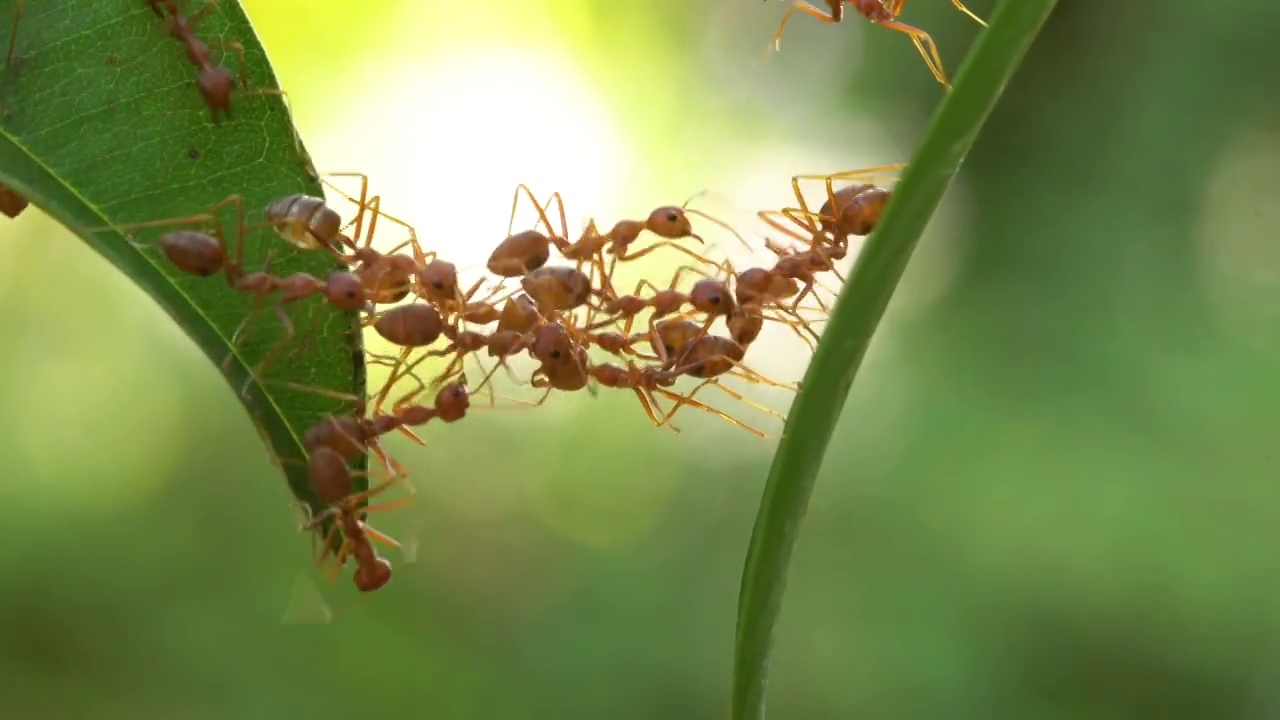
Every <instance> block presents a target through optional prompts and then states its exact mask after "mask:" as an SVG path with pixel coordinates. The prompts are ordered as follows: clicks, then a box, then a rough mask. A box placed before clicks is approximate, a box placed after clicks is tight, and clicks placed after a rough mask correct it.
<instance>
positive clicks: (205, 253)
mask: <svg viewBox="0 0 1280 720" xmlns="http://www.w3.org/2000/svg"><path fill="white" fill-rule="evenodd" d="M156 244H157V245H159V246H160V252H162V253H164V256H165V258H166V259H167V260H168V261H169V262H170V263H172V264H173V266H174V267H176V268H178V269H179V270H181V271H183V272H185V273H189V274H191V275H197V276H199V277H208V276H210V275H213V274H215V273H218V272H220V271H221V270H222V269H223V268H224V267H225V266H226V262H227V254H226V252H225V251H224V250H223V247H222V243H220V242H218V240H217V238H215V237H213V236H211V235H209V234H207V233H202V232H198V231H196V230H178V231H176V232H171V233H166V234H164V235H161V236H160V240H159V241H158V242H157V243H156Z"/></svg>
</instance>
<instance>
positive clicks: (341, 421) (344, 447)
mask: <svg viewBox="0 0 1280 720" xmlns="http://www.w3.org/2000/svg"><path fill="white" fill-rule="evenodd" d="M275 384H277V385H280V386H283V387H288V388H291V389H294V390H301V391H304V392H312V393H316V394H318V395H324V396H326V397H332V398H337V399H340V400H346V401H348V402H355V404H356V405H357V411H356V414H355V415H331V416H329V417H326V418H325V419H323V420H321V421H320V422H318V423H316V424H315V425H313V426H311V427H310V428H308V429H307V431H306V432H305V433H303V436H302V445H303V447H305V448H307V450H309V451H312V450H314V449H315V448H318V447H326V448H328V449H330V450H333V451H334V452H336V453H338V454H339V455H341V456H342V457H344V458H346V459H347V460H355V459H356V458H359V457H363V456H364V455H365V454H366V453H367V452H369V451H370V450H372V451H373V452H374V453H375V455H377V457H378V461H379V462H380V463H381V464H382V466H383V467H384V468H385V469H386V470H387V471H388V472H394V473H396V474H403V472H404V471H403V469H402V468H401V465H400V463H399V462H398V461H396V460H395V458H392V457H390V456H389V455H387V454H386V451H384V450H383V449H382V447H381V444H380V443H379V438H381V437H382V436H383V435H386V434H388V433H390V432H392V431H399V432H400V433H402V434H403V435H405V436H406V437H408V438H409V439H410V440H413V441H414V442H415V443H417V444H419V445H423V444H424V443H423V441H422V438H420V437H418V436H417V434H416V433H414V432H413V430H412V429H411V428H413V427H418V426H420V425H425V424H427V423H429V422H431V421H432V420H436V419H438V420H440V421H441V422H445V423H454V422H457V421H458V420H461V419H462V418H464V417H465V416H466V414H467V411H468V410H469V409H470V407H471V395H470V393H469V392H468V390H467V386H466V378H465V377H463V378H462V379H461V380H459V381H457V382H453V383H449V384H448V385H445V386H444V387H442V388H440V389H439V390H438V391H437V392H436V396H435V399H434V401H433V402H432V405H431V406H425V405H415V404H411V401H412V400H413V399H414V398H416V397H417V396H418V395H420V394H421V393H422V389H423V386H421V384H420V386H419V388H418V389H416V390H414V391H413V392H410V393H408V394H406V395H404V396H403V397H401V398H400V399H399V400H397V401H396V403H395V406H394V409H393V410H392V412H390V413H384V412H381V411H379V410H375V411H374V413H373V414H372V415H371V416H369V417H365V415H364V405H365V400H364V399H363V398H360V397H355V396H352V395H347V394H345V393H340V392H336V391H332V390H327V389H323V388H315V387H308V386H305V385H298V384H296V383H291V382H284V381H277V382H275Z"/></svg>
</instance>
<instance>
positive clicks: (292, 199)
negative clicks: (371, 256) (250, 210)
mask: <svg viewBox="0 0 1280 720" xmlns="http://www.w3.org/2000/svg"><path fill="white" fill-rule="evenodd" d="M263 214H264V215H266V218H267V222H268V223H271V225H272V226H274V227H275V230H276V233H278V234H279V235H280V237H281V238H283V239H284V241H285V242H287V243H289V244H290V245H293V246H294V247H297V248H301V249H303V250H319V249H322V248H324V247H332V246H333V245H335V244H337V243H338V242H339V240H338V238H339V237H340V233H341V230H342V216H341V215H339V214H338V212H337V211H336V210H334V209H333V208H330V207H329V206H328V205H326V204H325V202H324V200H323V199H321V198H318V197H312V196H311V195H302V194H296V195H286V196H285V197H282V198H279V199H277V200H273V201H272V202H271V203H270V204H268V205H267V207H266V210H264V211H263Z"/></svg>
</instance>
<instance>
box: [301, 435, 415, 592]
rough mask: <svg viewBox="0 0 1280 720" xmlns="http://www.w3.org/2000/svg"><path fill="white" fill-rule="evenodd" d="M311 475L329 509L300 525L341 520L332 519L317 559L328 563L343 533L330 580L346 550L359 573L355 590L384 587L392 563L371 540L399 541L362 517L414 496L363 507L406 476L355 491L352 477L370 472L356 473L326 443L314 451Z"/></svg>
mask: <svg viewBox="0 0 1280 720" xmlns="http://www.w3.org/2000/svg"><path fill="white" fill-rule="evenodd" d="M307 475H308V478H309V479H310V481H311V489H312V490H313V491H314V492H315V494H316V497H317V498H318V499H319V500H320V502H321V504H323V505H325V506H326V508H327V509H326V510H325V511H324V512H322V513H320V514H319V515H316V516H315V517H313V518H311V519H310V520H309V521H308V522H307V523H306V524H305V525H303V528H302V529H304V530H314V529H316V528H317V527H319V526H320V525H321V524H322V523H323V522H324V521H326V520H328V519H330V518H333V517H335V516H336V518H337V522H335V523H333V525H332V526H331V527H330V528H329V531H328V533H326V534H325V537H324V539H323V542H322V543H321V545H320V547H321V548H322V551H321V553H320V555H319V556H318V558H317V562H318V563H319V564H321V565H323V564H325V562H324V561H325V558H327V557H328V555H329V553H330V551H331V550H332V546H333V540H334V533H336V532H339V531H341V532H342V535H343V540H342V544H341V545H340V546H339V548H338V551H337V552H336V553H334V555H335V561H336V562H335V564H334V567H333V570H332V571H331V573H330V576H329V582H333V580H334V579H335V577H334V576H335V575H336V573H337V570H338V569H339V568H341V567H342V566H343V565H345V564H346V559H347V554H348V553H350V554H351V556H352V557H353V558H355V561H356V572H355V575H354V576H353V577H352V581H353V582H354V583H355V586H356V588H357V589H359V590H360V591H361V592H372V591H374V590H377V589H378V588H380V587H382V586H383V585H386V584H387V582H388V581H390V580H391V563H390V562H388V561H387V560H386V559H384V558H381V557H379V556H378V553H377V551H376V550H375V549H374V547H373V543H372V542H371V540H376V541H378V542H380V543H382V544H383V545H387V546H388V547H393V548H397V549H399V547H400V543H398V542H396V541H395V540H394V539H392V538H391V537H389V536H387V535H384V534H382V533H380V532H378V531H377V530H374V529H373V528H371V527H369V526H368V525H367V524H365V523H364V522H363V521H362V520H361V519H360V515H361V514H365V515H367V514H369V513H374V512H385V511H387V510H393V509H395V508H398V507H402V506H404V505H407V504H408V503H409V502H411V501H412V499H413V498H412V494H410V496H408V497H404V498H401V499H399V500H394V501H392V502H388V503H383V504H381V505H375V506H369V507H365V508H363V509H362V508H361V507H360V504H361V503H362V502H364V501H366V500H367V499H369V498H371V497H374V496H375V495H378V494H380V493H382V492H385V491H386V490H388V489H389V488H391V487H392V486H394V485H396V484H399V483H401V482H403V481H404V480H405V477H404V476H403V475H396V476H394V477H392V478H390V479H389V480H387V481H386V482H384V483H382V484H380V485H377V486H375V487H371V488H369V489H368V490H365V491H364V492H360V493H353V492H352V482H351V480H352V476H353V475H355V476H360V475H366V476H367V473H364V472H354V471H352V470H351V469H350V468H349V467H347V461H346V460H345V459H344V458H343V457H342V455H340V454H339V453H338V452H336V451H334V450H332V449H331V448H328V447H325V446H319V447H316V448H314V449H312V450H311V459H310V462H309V463H308V465H307ZM404 484H405V485H406V486H407V487H409V489H410V492H411V493H412V488H413V486H412V485H409V484H408V483H407V482H405V483H404Z"/></svg>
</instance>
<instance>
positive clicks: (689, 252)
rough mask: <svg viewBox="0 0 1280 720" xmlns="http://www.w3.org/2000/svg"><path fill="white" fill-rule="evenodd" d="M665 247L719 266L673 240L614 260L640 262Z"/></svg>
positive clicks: (616, 256)
mask: <svg viewBox="0 0 1280 720" xmlns="http://www.w3.org/2000/svg"><path fill="white" fill-rule="evenodd" d="M663 247H669V248H672V249H674V250H679V251H680V252H682V253H684V254H685V255H688V256H689V257H691V258H693V259H694V260H697V261H699V262H704V263H706V264H708V265H716V264H717V263H716V262H715V261H714V260H711V259H710V258H705V257H703V256H701V255H699V254H698V253H696V252H694V251H692V250H690V249H689V248H687V247H685V246H683V245H681V244H679V243H677V242H675V241H672V240H662V241H660V242H656V243H654V244H653V245H650V246H649V247H647V248H645V249H643V250H637V251H636V252H633V253H630V254H627V255H621V256H618V255H614V258H615V259H616V260H617V261H618V262H630V261H632V260H638V259H640V258H642V257H644V256H645V255H648V254H649V253H652V252H653V251H655V250H657V249H658V248H663Z"/></svg>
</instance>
